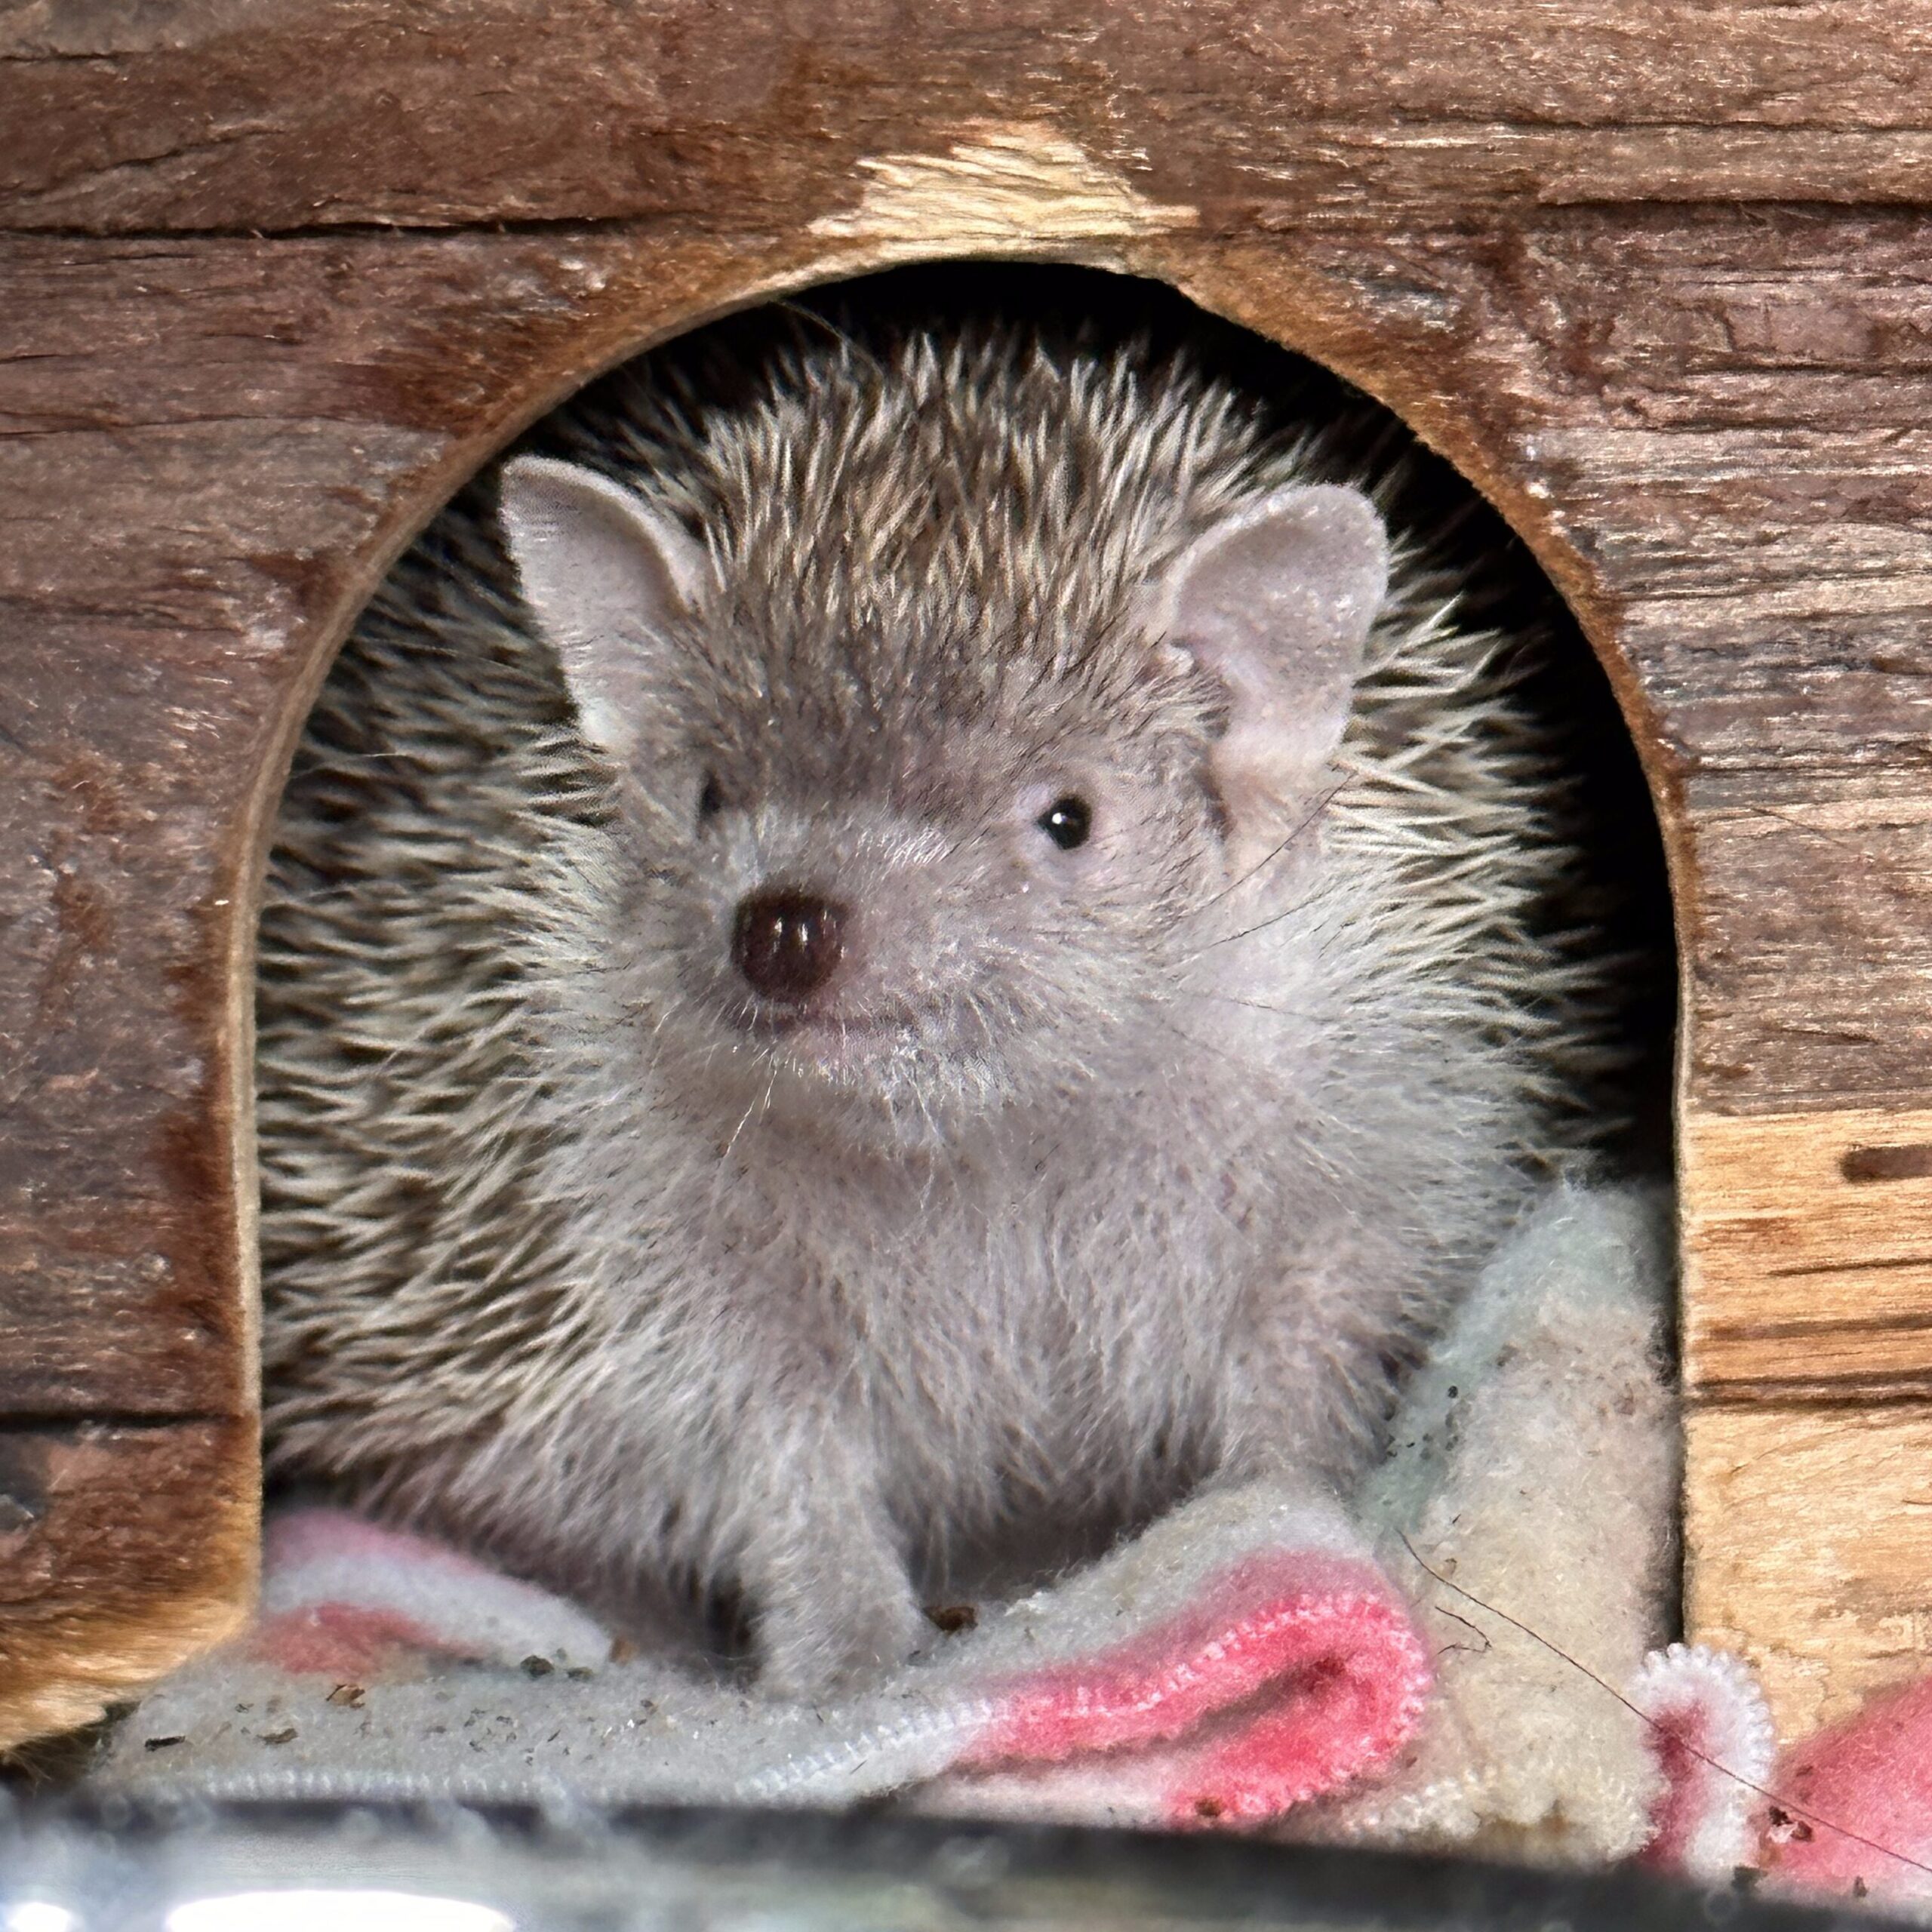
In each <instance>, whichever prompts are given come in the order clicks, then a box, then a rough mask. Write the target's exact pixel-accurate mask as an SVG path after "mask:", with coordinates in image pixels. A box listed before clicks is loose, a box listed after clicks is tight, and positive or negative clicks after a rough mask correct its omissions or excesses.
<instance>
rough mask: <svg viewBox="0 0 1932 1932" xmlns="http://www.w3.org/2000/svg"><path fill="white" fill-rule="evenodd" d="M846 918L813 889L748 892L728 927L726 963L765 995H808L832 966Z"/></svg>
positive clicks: (834, 903)
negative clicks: (734, 967) (730, 926)
mask: <svg viewBox="0 0 1932 1932" xmlns="http://www.w3.org/2000/svg"><path fill="white" fill-rule="evenodd" d="M850 920H851V915H850V914H849V913H848V912H847V910H846V909H845V908H844V906H841V905H840V904H839V903H838V901H837V900H835V899H823V898H821V897H820V896H819V895H818V894H817V893H815V892H798V891H789V890H785V889H774V890H771V891H764V892H753V893H750V894H747V895H746V897H744V898H743V899H741V900H740V901H739V902H738V916H737V920H736V921H735V922H734V924H733V926H732V928H731V963H732V964H733V965H734V966H736V967H737V969H738V971H740V973H741V974H743V975H744V977H745V980H746V983H747V984H749V986H751V987H752V990H753V991H754V992H761V993H762V994H764V996H765V998H767V999H777V1000H791V1001H797V1000H803V999H808V998H811V995H813V994H814V993H815V992H817V991H818V989H820V987H821V986H823V985H824V984H825V983H826V981H827V980H829V979H830V978H831V977H832V974H834V973H835V972H836V971H838V962H839V961H840V960H841V959H843V958H844V956H845V934H846V931H847V929H848V925H849V924H850Z"/></svg>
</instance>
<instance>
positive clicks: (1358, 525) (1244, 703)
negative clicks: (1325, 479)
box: [1149, 484, 1389, 826]
mask: <svg viewBox="0 0 1932 1932" xmlns="http://www.w3.org/2000/svg"><path fill="white" fill-rule="evenodd" d="M1150 589H1151V591H1152V604H1151V605H1150V607H1149V628H1150V629H1151V630H1152V632H1153V634H1154V635H1155V636H1157V637H1161V638H1165V639H1166V641H1168V643H1169V644H1170V645H1174V646H1176V647H1177V648H1180V649H1181V650H1183V651H1186V652H1187V653H1189V655H1190V656H1192V657H1194V658H1195V660H1196V661H1197V662H1198V663H1200V664H1201V665H1202V666H1204V668H1205V669H1207V670H1209V671H1211V672H1213V674H1214V676H1215V677H1217V678H1219V679H1220V681H1221V682H1222V684H1223V685H1225V686H1226V688H1227V693H1228V701H1229V719H1228V728H1227V731H1226V734H1225V735H1224V736H1223V737H1222V739H1221V740H1220V743H1218V744H1217V745H1216V746H1215V747H1214V755H1213V757H1214V776H1215V780H1216V782H1217V784H1218V786H1219V787H1220V792H1221V795H1222V798H1223V802H1224V804H1226V808H1227V810H1228V813H1229V817H1230V819H1231V820H1232V821H1233V823H1235V825H1237V826H1240V825H1241V824H1243V823H1252V822H1253V819H1254V815H1255V814H1257V813H1265V812H1266V810H1267V808H1268V807H1269V805H1270V804H1272V803H1275V802H1278V801H1283V800H1285V799H1287V798H1293V797H1294V796H1295V795H1297V793H1298V792H1301V791H1303V790H1304V789H1306V786H1307V784H1308V783H1309V781H1310V780H1312V779H1313V778H1314V777H1315V775H1316V774H1318V773H1319V772H1320V771H1321V769H1322V768H1323V767H1324V765H1325V764H1327V761H1328V759H1329V758H1330V757H1331V755H1333V754H1334V750H1335V748H1336V746H1337V745H1338V744H1339V743H1340V742H1341V738H1342V732H1343V728H1344V727H1345V726H1346V724H1347V722H1348V718H1349V706H1350V703H1351V702H1352V699H1353V697H1354V694H1355V681H1356V679H1357V678H1358V677H1359V676H1360V675H1361V667H1362V657H1363V650H1364V645H1366V643H1367V638H1368V634H1369V632H1370V629H1371V627H1372V626H1374V622H1375V617H1376V613H1377V611H1379V610H1380V608H1381V607H1382V600H1383V597H1384V595H1386V593H1387V591H1388V589H1389V534H1388V532H1387V531H1386V529H1385V528H1383V522H1382V518H1380V515H1378V514H1377V512H1376V509H1375V506H1374V505H1373V504H1372V503H1370V501H1369V500H1368V499H1367V497H1364V495H1363V494H1361V492H1360V491H1358V490H1349V489H1343V488H1340V487H1339V486H1337V485H1331V484H1293V485H1288V486H1287V487H1286V488H1282V489H1279V490H1277V491H1274V492H1273V493H1272V494H1271V495H1269V496H1267V497H1263V498H1262V499H1261V500H1260V502H1258V503H1254V504H1251V505H1250V506H1247V507H1246V508H1244V509H1241V510H1239V511H1238V512H1235V514H1234V515H1232V516H1230V517H1228V518H1226V519H1225V520H1224V521H1222V522H1220V523H1219V524H1217V525H1215V526H1214V528H1212V529H1211V530H1208V531H1205V532H1204V533H1203V534H1202V535H1201V536H1200V537H1197V538H1196V539H1195V541H1194V542H1193V543H1192V544H1190V545H1189V547H1188V548H1187V549H1186V550H1184V551H1183V552H1181V554H1180V556H1178V557H1177V558H1175V560H1174V562H1173V563H1172V564H1171V565H1170V566H1169V567H1168V570H1167V571H1166V572H1165V573H1164V574H1163V575H1162V577H1161V578H1160V579H1159V580H1158V581H1157V582H1156V583H1154V584H1153V585H1152V586H1150Z"/></svg>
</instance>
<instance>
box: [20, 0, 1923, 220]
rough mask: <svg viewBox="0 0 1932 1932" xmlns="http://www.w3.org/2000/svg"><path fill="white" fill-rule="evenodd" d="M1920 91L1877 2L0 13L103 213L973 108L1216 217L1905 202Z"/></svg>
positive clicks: (492, 181)
mask: <svg viewBox="0 0 1932 1932" xmlns="http://www.w3.org/2000/svg"><path fill="white" fill-rule="evenodd" d="M297 77H299V78H297ZM1929 97H1932V25H1928V23H1927V22H1925V21H1924V20H1922V19H1921V18H1919V17H1918V16H1916V15H1915V14H1914V12H1913V11H1912V9H1910V8H1900V7H1897V6H1896V5H1887V4H1885V0H1837V4H1835V5H1830V6H1817V5H1803V6H1790V5H1775V4H1771V5H1766V4H1743V3H1740V4H1731V5H1711V4H1709V0H1623V4H1621V5H1617V4H1613V3H1612V0H1546V4H1543V5H1539V6H1537V7H1536V8H1534V9H1530V8H1516V9H1500V8H1497V7H1496V6H1495V5H1494V4H1493V0H1312V4H1299V3H1298V4H1295V5H1286V4H1281V0H1275V4H1272V5H1263V6H1260V7H1257V6H1254V5H1244V4H1242V3H1241V0H1190V4H1189V5H1185V6H1183V5H1158V6H1143V7H1137V8H1132V9H1129V8H1124V7H1121V6H1119V5H1114V4H1110V0H1071V4H1052V5H1049V4H1048V0H998V4H996V5H995V4H989V0H916V4H915V0H844V4H838V3H837V0H817V4H816V5H814V4H811V0H801V4H795V5H791V6H786V7H758V6H749V5H728V4H723V3H722V0H622V4H618V5H605V4H601V0H309V4H307V5H303V6H301V7H299V8H290V7H271V6H269V5H266V4H263V0H254V4H250V0H191V4H189V5H181V6H174V7H169V8H159V9H158V8H154V7H152V6H150V5H143V4H141V3H140V0H90V3H89V4H87V5H76V4H73V0H66V3H65V4H63V0H41V4H38V5H28V6H24V7H21V8H17V9H15V10H14V13H13V14H12V17H11V20H10V22H9V23H7V24H5V25H4V26H0V127H5V128H12V129H14V130H15V131H16V133H15V135H14V138H13V140H11V141H10V142H9V143H7V148H8V152H6V153H5V158H4V165H0V198H4V199H5V203H6V205H7V207H8V210H9V211H10V214H9V218H10V219H11V221H12V222H13V223H14V225H16V226H38V227H48V228H59V229H66V230H74V231H89V232H103V231H109V232H112V231H118V232H128V231H129V230H132V229H143V230H163V229H165V230H174V231H178V230H180V229H216V230H221V231H224V232H243V231H248V230H256V231H261V232H278V231H286V230H289V229H309V228H314V227H315V226H320V225H324V224H330V223H368V222H380V223H400V224H405V225H423V226H446V225H452V224H460V223H490V222H494V221H498V220H517V221H558V220H562V221H580V220H598V221H611V220H629V219H636V218H640V217H642V218H650V219H660V220H669V221H672V222H674V223H680V224H689V225H696V224H698V223H703V221H705V220H706V219H707V218H710V217H709V211H713V210H718V209H728V210H729V211H731V218H732V219H734V220H740V221H742V220H744V219H745V218H746V216H747V215H749V216H750V217H752V220H755V222H757V223H758V225H760V226H764V227H765V228H768V229H773V228H777V227H779V226H783V224H784V223H785V221H786V218H787V217H788V215H789V213H790V212H792V211H795V210H797V209H798V208H801V207H802V206H804V205H808V204H809V203H811V202H812V201H813V200H814V198H816V197H817V194H818V193H819V192H820V184H821V183H823V181H824V180H826V178H828V177H836V176H840V175H849V174H850V173H851V171H852V169H853V168H854V166H855V165H856V164H857V162H858V161H859V160H860V158H861V157H862V156H864V155H869V154H879V153H886V152H892V151H894V149H905V148H906V147H909V146H912V145H914V144H915V143H914V141H913V140H911V139H909V138H908V137H918V140H920V141H921V142H922V143H924V144H927V145H932V144H935V143H934V137H935V136H936V135H943V131H946V130H949V129H951V130H957V129H958V128H961V127H962V126H964V125H966V124H967V123H968V122H971V120H972V119H973V118H975V117H976V116H978V115H983V114H986V113H987V112H989V111H990V112H992V114H993V115H995V118H1000V119H1023V120H1026V119H1036V118H1037V119H1050V120H1051V121H1053V122H1055V123H1056V124H1057V125H1060V126H1061V127H1063V128H1065V129H1066V130H1067V131H1068V132H1069V134H1071V135H1072V137H1074V138H1075V139H1077V140H1080V141H1081V143H1082V144H1083V145H1084V146H1085V147H1087V148H1088V149H1090V150H1091V152H1093V153H1094V154H1095V155H1097V156H1099V157H1100V158H1102V159H1103V160H1106V161H1109V162H1114V163H1115V164H1117V165H1122V166H1125V167H1128V168H1131V170H1132V171H1133V172H1134V174H1135V176H1136V178H1137V181H1138V182H1139V183H1140V186H1143V188H1144V189H1146V192H1148V193H1149V195H1151V197H1152V198H1153V199H1155V200H1156V201H1160V202H1173V201H1186V202H1192V203H1196V204H1198V205H1202V206H1203V207H1204V208H1206V209H1207V211H1208V217H1209V220H1210V222H1211V225H1213V226H1216V227H1217V228H1220V227H1231V228H1239V227H1241V226H1247V225H1248V224H1249V223H1251V222H1252V221H1253V220H1254V219H1255V218H1256V217H1257V215H1263V214H1287V215H1290V216H1291V217H1293V218H1294V219H1296V220H1307V219H1309V217H1323V216H1330V217H1334V218H1335V219H1337V220H1342V221H1343V222H1345V223H1347V222H1352V221H1355V220H1359V219H1360V218H1361V215H1362V214H1363V213H1364V211H1365V210H1366V209H1367V208H1370V207H1372V206H1376V205H1382V206H1389V207H1395V206H1400V207H1401V208H1404V209H1405V210H1407V211H1412V212H1414V213H1415V214H1423V215H1427V216H1430V217H1434V218H1435V219H1436V220H1448V221H1453V220H1456V219H1457V218H1459V217H1461V216H1462V215H1463V214H1464V213H1465V212H1466V211H1470V210H1472V209H1485V210H1490V211H1494V210H1499V209H1506V210H1515V211H1521V210H1524V209H1529V210H1534V208H1535V207H1536V206H1537V205H1539V204H1548V203H1610V204H1625V203H1632V202H1708V201H1719V200H1721V201H1726V202H1738V201H1745V200H1750V201H1761V200H1772V201H1778V202H1792V201H1841V202H1859V203H1872V202H1883V201H1902V202H1922V201H1924V200H1925V199H1926V198H1927V193H1928V189H1932V122H1928V120H1927V114H1926V109H1925V106H1924V103H1925V102H1926V100H1927V99H1928V98H1929ZM29 130H31V131H32V137H29V134H27V133H26V131H29ZM1183 184H1184V185H1183Z"/></svg>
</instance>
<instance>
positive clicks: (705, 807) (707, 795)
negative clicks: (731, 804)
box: [697, 771, 724, 825]
mask: <svg viewBox="0 0 1932 1932" xmlns="http://www.w3.org/2000/svg"><path fill="white" fill-rule="evenodd" d="M723 810H724V788H723V786H721V785H720V784H719V783H718V780H716V779H715V778H714V777H712V775H711V774H710V773H709V772H708V771H707V772H706V774H704V789H703V791H702V792H699V794H698V795H697V822H698V823H699V824H700V825H706V824H709V823H710V821H711V820H713V819H715V817H717V816H718V814H719V813H720V812H721V811H723Z"/></svg>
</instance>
